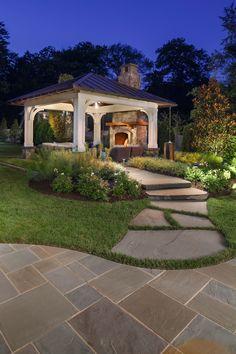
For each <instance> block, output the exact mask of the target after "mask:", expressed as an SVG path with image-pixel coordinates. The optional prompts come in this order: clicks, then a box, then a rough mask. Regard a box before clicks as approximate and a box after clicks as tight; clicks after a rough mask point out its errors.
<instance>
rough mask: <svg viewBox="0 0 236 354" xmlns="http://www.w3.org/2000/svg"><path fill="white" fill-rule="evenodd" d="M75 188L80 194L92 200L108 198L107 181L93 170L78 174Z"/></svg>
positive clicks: (105, 199)
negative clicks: (89, 172)
mask: <svg viewBox="0 0 236 354" xmlns="http://www.w3.org/2000/svg"><path fill="white" fill-rule="evenodd" d="M75 190H76V191H77V192H79V193H80V194H81V195H82V196H84V197H87V198H90V199H93V200H103V201H107V200H108V191H109V189H108V183H107V182H106V181H104V180H103V179H102V178H100V177H99V176H96V175H95V174H94V173H93V172H92V173H91V174H88V173H87V174H83V175H81V176H79V179H78V181H77V183H76V185H75Z"/></svg>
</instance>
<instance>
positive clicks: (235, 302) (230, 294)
mask: <svg viewBox="0 0 236 354" xmlns="http://www.w3.org/2000/svg"><path fill="white" fill-rule="evenodd" d="M203 293H204V294H207V295H209V296H211V297H213V298H215V299H217V300H220V301H222V302H224V303H225V304H228V305H231V306H234V308H235V309H236V289H233V288H230V287H228V286H226V285H224V284H222V283H220V282H218V281H216V280H211V281H210V283H209V284H207V286H206V287H205V288H204V289H203Z"/></svg>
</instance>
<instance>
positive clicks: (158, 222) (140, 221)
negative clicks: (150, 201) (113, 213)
mask: <svg viewBox="0 0 236 354" xmlns="http://www.w3.org/2000/svg"><path fill="white" fill-rule="evenodd" d="M130 225H135V226H170V224H169V223H168V222H167V221H166V219H165V217H164V213H163V211H160V210H155V209H144V210H142V211H141V212H140V213H139V214H138V215H137V216H136V217H135V218H134V219H133V220H132V221H131V223H130Z"/></svg>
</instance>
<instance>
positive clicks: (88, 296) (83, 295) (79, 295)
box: [66, 285, 102, 310]
mask: <svg viewBox="0 0 236 354" xmlns="http://www.w3.org/2000/svg"><path fill="white" fill-rule="evenodd" d="M66 297H67V299H69V301H70V302H72V304H73V305H74V306H76V307H77V308H78V309H79V310H83V309H85V308H86V307H88V306H90V305H92V304H93V303H94V302H96V301H98V300H99V299H101V297H102V295H101V294H99V293H98V292H97V291H96V290H95V289H93V288H91V287H90V286H88V285H83V286H81V287H79V288H78V289H75V290H73V291H71V292H70V293H68V294H67V295H66Z"/></svg>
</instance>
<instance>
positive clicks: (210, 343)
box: [173, 315, 236, 354]
mask: <svg viewBox="0 0 236 354" xmlns="http://www.w3.org/2000/svg"><path fill="white" fill-rule="evenodd" d="M173 344H174V346H175V347H177V349H180V350H181V352H183V353H184V354H190V353H191V354H203V353H204V354H235V348H236V336H235V335H234V334H232V333H230V332H229V331H227V330H225V329H224V328H222V327H220V326H219V325H217V324H216V323H214V322H212V321H209V320H207V319H206V318H204V317H202V316H199V315H198V316H197V317H196V318H195V319H194V320H193V321H192V322H191V323H190V325H189V326H188V327H187V328H186V329H185V330H184V331H183V332H182V333H181V334H180V336H178V337H177V338H176V339H175V340H174V343H173Z"/></svg>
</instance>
